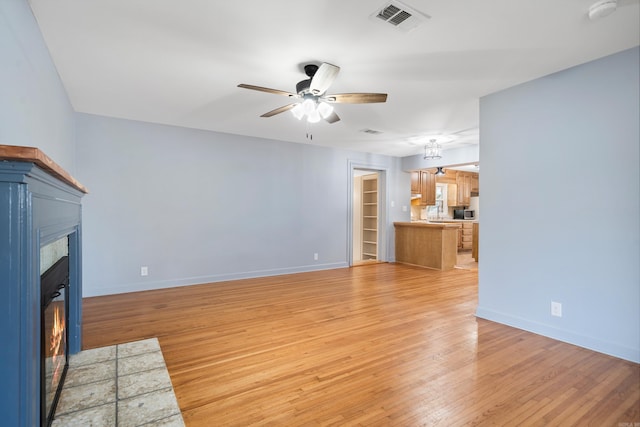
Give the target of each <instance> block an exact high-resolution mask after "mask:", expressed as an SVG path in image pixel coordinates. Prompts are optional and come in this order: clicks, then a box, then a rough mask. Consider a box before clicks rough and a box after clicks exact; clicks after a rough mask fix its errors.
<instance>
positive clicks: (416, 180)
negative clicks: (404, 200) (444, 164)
mask: <svg viewBox="0 0 640 427" xmlns="http://www.w3.org/2000/svg"><path fill="white" fill-rule="evenodd" d="M411 194H420V171H416V172H411Z"/></svg>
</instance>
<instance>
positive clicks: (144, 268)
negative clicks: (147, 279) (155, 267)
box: [140, 265, 149, 276]
mask: <svg viewBox="0 0 640 427" xmlns="http://www.w3.org/2000/svg"><path fill="white" fill-rule="evenodd" d="M140 275H141V276H148V275H149V267H147V266H146V265H143V266H142V267H140Z"/></svg>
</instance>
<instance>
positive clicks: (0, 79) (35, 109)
mask: <svg viewBox="0 0 640 427" xmlns="http://www.w3.org/2000/svg"><path fill="white" fill-rule="evenodd" d="M0 144H3V145H21V146H28V147H37V148H39V149H41V150H42V151H43V152H44V153H45V154H47V155H48V156H49V157H51V158H52V159H53V160H54V161H55V162H56V163H58V164H59V165H60V166H62V167H63V168H65V169H66V170H67V171H68V172H69V173H71V174H72V175H73V174H75V130H74V113H73V109H72V108H71V104H70V103H69V99H68V97H67V94H66V92H65V90H64V88H63V86H62V82H61V81H60V78H59V77H58V73H57V71H56V69H55V67H54V65H53V62H52V61H51V58H50V56H49V51H48V50H47V47H46V45H45V43H44V40H43V38H42V34H41V33H40V29H39V28H38V25H37V23H36V20H35V18H34V17H33V14H32V13H31V9H30V8H29V5H28V3H27V2H26V1H25V0H2V1H0Z"/></svg>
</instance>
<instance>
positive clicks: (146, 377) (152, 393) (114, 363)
mask: <svg viewBox="0 0 640 427" xmlns="http://www.w3.org/2000/svg"><path fill="white" fill-rule="evenodd" d="M53 426H56V427H66V426H93V427H115V426H118V427H125V426H127V427H129V426H130V427H133V426H147V427H155V426H163V427H183V426H184V421H183V419H182V415H181V414H180V408H179V407H178V403H177V401H176V397H175V394H174V392H173V386H172V385H171V379H170V378H169V373H168V371H167V367H166V365H165V362H164V357H163V356H162V351H161V349H160V345H159V343H158V340H157V339H156V338H152V339H148V340H144V341H136V342H132V343H127V344H119V345H113V346H110V347H102V348H97V349H93V350H86V351H82V352H80V353H78V354H75V355H72V356H71V358H70V360H69V371H68V373H67V378H66V379H65V382H64V386H63V389H62V394H61V396H60V401H59V403H58V407H57V409H56V416H55V418H54V421H53Z"/></svg>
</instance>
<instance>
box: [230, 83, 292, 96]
mask: <svg viewBox="0 0 640 427" xmlns="http://www.w3.org/2000/svg"><path fill="white" fill-rule="evenodd" d="M238 87H241V88H244V89H251V90H258V91H260V92H267V93H273V94H276V95H284V96H289V97H292V98H299V97H300V95H297V94H295V93H291V92H286V91H284V90H279V89H271V88H268V87H262V86H254V85H247V84H244V83H240V84H239V85H238Z"/></svg>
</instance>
